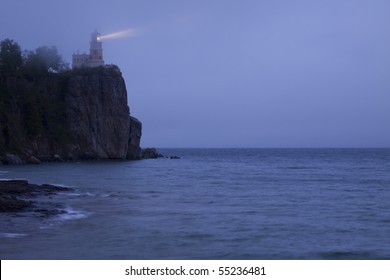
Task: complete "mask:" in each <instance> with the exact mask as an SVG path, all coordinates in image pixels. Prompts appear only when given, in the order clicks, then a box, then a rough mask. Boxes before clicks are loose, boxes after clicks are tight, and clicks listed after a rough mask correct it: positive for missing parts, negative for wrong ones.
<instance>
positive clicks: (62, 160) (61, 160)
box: [53, 154, 65, 162]
mask: <svg viewBox="0 0 390 280" xmlns="http://www.w3.org/2000/svg"><path fill="white" fill-rule="evenodd" d="M53 160H54V161H55V162H64V161H65V160H64V159H63V158H62V157H61V156H60V155H58V154H55V155H54V156H53Z"/></svg>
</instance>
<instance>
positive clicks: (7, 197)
mask: <svg viewBox="0 0 390 280" xmlns="http://www.w3.org/2000/svg"><path fill="white" fill-rule="evenodd" d="M63 191H72V189H71V188H66V187H59V186H54V185H48V184H43V185H35V184H30V183H28V181H26V180H0V212H20V211H27V210H33V209H34V207H35V204H34V202H33V201H31V200H26V198H28V199H31V198H33V197H35V196H37V195H41V196H42V195H53V194H56V193H58V192H63ZM47 211H49V212H52V211H54V210H53V209H48V210H47Z"/></svg>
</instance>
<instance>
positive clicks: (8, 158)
mask: <svg viewBox="0 0 390 280" xmlns="http://www.w3.org/2000/svg"><path fill="white" fill-rule="evenodd" d="M5 163H6V164H23V163H24V161H23V160H22V159H21V158H20V157H19V156H17V155H14V154H8V153H6V154H5Z"/></svg>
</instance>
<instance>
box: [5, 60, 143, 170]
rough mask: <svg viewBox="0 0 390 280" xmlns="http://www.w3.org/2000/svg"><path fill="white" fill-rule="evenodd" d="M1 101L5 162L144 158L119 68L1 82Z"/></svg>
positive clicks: (78, 70) (91, 69)
mask: <svg viewBox="0 0 390 280" xmlns="http://www.w3.org/2000/svg"><path fill="white" fill-rule="evenodd" d="M0 98H1V99H0V115H1V122H0V157H1V160H2V161H3V162H4V163H7V162H12V161H19V159H18V158H20V159H21V161H24V162H26V161H27V162H37V161H50V160H75V159H140V157H141V149H140V138H141V129H142V125H141V123H140V122H139V121H138V120H137V119H136V118H134V117H131V116H130V110H129V107H128V105H127V91H126V85H125V81H124V79H123V77H122V74H121V72H120V70H119V68H118V67H116V66H110V67H98V68H85V69H77V70H73V71H69V72H66V73H62V74H50V75H47V76H45V77H40V78H39V79H30V80H29V79H27V78H26V77H2V80H1V81H0ZM15 156H16V158H15Z"/></svg>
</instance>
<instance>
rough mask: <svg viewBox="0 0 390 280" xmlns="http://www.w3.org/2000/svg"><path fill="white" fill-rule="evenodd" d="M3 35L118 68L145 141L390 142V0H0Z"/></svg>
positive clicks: (260, 144) (251, 144)
mask: <svg viewBox="0 0 390 280" xmlns="http://www.w3.org/2000/svg"><path fill="white" fill-rule="evenodd" d="M0 3H1V5H0V40H3V39H5V38H10V39H13V40H14V41H16V42H18V43H19V44H20V45H21V47H22V49H27V50H33V49H36V48H37V47H40V46H42V45H47V46H53V45H54V46H56V47H57V48H58V51H59V53H60V54H61V55H62V56H63V59H64V60H65V61H67V62H69V63H70V62H71V56H72V53H73V52H75V51H77V50H79V51H80V52H83V51H88V50H89V41H90V35H91V33H92V32H93V31H94V30H95V29H96V30H98V31H99V32H100V33H102V34H103V35H104V34H109V33H112V32H117V31H121V30H126V29H129V28H132V30H136V31H137V32H135V33H134V34H133V35H134V36H129V37H126V38H120V39H119V38H118V39H116V40H114V39H112V40H105V41H103V55H104V60H105V62H106V63H109V64H111V63H113V64H116V65H118V66H119V67H120V69H121V71H122V73H123V76H124V79H125V81H126V86H127V91H128V99H129V106H130V111H131V114H132V115H133V116H135V117H137V118H138V119H139V120H140V121H141V122H142V123H143V136H142V141H141V145H142V146H143V147H158V148H164V147H166V148H170V147H183V148H185V147H199V148H202V147H210V148H216V147H221V148H225V147H226V148H227V147H232V148H240V147H245V148H277V147H286V148H295V147H313V148H315V147H331V148H333V147H390V109H389V107H390V1H388V0H327V1H323V0H164V1H156V0H153V1H152V0H127V1H125V0H123V1H120V0H111V1H91V0H83V1H74V0H68V1H54V0H34V1H30V0H23V1H22V0H0Z"/></svg>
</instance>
